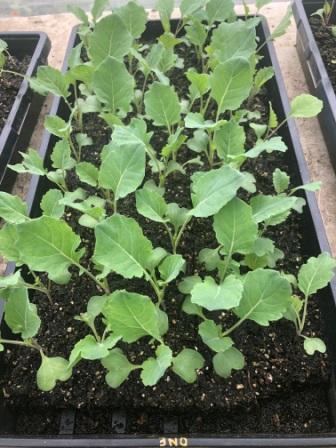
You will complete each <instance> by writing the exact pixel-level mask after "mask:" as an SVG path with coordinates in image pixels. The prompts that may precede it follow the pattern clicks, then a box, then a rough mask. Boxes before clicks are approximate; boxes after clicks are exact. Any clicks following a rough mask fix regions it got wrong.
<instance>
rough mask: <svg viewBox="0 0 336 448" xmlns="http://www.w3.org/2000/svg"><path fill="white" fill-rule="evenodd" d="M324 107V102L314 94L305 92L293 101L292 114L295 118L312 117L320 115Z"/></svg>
mask: <svg viewBox="0 0 336 448" xmlns="http://www.w3.org/2000/svg"><path fill="white" fill-rule="evenodd" d="M322 108H323V102H322V101H321V100H319V99H318V98H316V97H315V96H313V95H309V94H306V93H303V94H302V95H299V96H297V97H295V98H294V99H293V101H292V102H291V110H290V116H291V117H295V118H311V117H315V116H316V115H318V114H319V113H320V112H321V110H322Z"/></svg>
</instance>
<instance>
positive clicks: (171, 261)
mask: <svg viewBox="0 0 336 448" xmlns="http://www.w3.org/2000/svg"><path fill="white" fill-rule="evenodd" d="M185 264H186V262H185V260H184V258H183V257H182V255H179V254H175V255H168V257H166V258H165V259H164V260H163V262H162V263H161V264H160V266H159V272H160V275H161V279H162V280H163V281H164V283H170V282H172V281H173V280H175V278H176V277H177V276H178V275H179V273H180V272H182V271H183V270H184V269H185Z"/></svg>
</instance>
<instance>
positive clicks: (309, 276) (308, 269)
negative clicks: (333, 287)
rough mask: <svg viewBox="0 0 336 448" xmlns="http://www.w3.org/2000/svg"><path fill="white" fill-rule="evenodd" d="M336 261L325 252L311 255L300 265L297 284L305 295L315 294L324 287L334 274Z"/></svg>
mask: <svg viewBox="0 0 336 448" xmlns="http://www.w3.org/2000/svg"><path fill="white" fill-rule="evenodd" d="M335 267H336V261H335V260H334V259H333V258H331V256H330V255H329V254H328V253H327V252H323V253H322V254H320V255H319V256H318V257H311V258H309V260H308V261H307V263H305V264H304V265H302V266H301V268H300V270H299V274H298V286H299V289H300V291H302V292H303V294H304V295H305V296H310V295H311V294H315V292H317V291H318V290H319V289H322V288H325V287H326V286H327V285H328V283H329V282H330V281H331V279H332V278H333V277H334V275H335V272H334V270H335Z"/></svg>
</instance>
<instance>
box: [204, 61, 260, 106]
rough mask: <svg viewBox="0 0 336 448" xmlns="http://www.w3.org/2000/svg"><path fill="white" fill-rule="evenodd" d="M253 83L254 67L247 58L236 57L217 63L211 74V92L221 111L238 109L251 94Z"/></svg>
mask: <svg viewBox="0 0 336 448" xmlns="http://www.w3.org/2000/svg"><path fill="white" fill-rule="evenodd" d="M252 84H253V79H252V69H251V66H250V64H249V62H248V60H247V59H243V58H234V59H230V60H228V61H226V62H224V63H221V64H219V65H217V66H216V68H215V70H214V71H213V73H212V75H211V76H210V86H211V91H210V94H211V96H212V98H214V99H215V101H216V103H217V105H218V111H219V113H222V112H225V111H227V110H236V109H238V108H239V106H240V105H241V103H242V102H243V101H244V100H245V99H246V98H247V97H248V96H249V93H250V90H251V88H252Z"/></svg>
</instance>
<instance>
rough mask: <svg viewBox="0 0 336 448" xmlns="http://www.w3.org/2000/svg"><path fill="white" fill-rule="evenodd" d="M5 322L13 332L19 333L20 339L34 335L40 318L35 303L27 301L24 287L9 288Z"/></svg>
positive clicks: (26, 292)
mask: <svg viewBox="0 0 336 448" xmlns="http://www.w3.org/2000/svg"><path fill="white" fill-rule="evenodd" d="M5 322H6V324H7V325H8V326H9V328H10V329H11V330H12V332H13V333H15V334H17V333H21V337H22V339H28V338H32V337H33V336H35V335H36V334H37V332H38V330H39V328H40V325H41V320H40V318H39V316H38V314H37V308H36V305H34V304H33V303H30V302H29V298H28V291H27V289H26V288H16V289H11V290H9V292H8V295H7V300H6V305H5Z"/></svg>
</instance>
